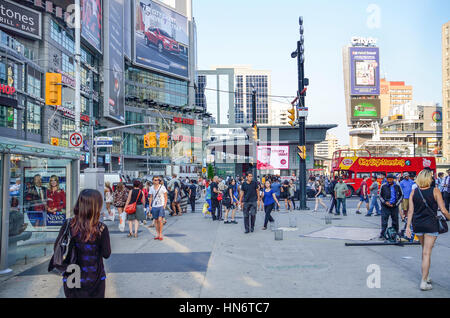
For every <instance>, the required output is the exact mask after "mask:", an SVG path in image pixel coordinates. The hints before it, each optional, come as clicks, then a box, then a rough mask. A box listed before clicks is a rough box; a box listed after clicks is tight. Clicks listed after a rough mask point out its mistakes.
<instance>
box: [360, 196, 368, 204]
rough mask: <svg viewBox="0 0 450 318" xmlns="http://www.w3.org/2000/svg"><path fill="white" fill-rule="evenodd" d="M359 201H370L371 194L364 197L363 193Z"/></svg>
mask: <svg viewBox="0 0 450 318" xmlns="http://www.w3.org/2000/svg"><path fill="white" fill-rule="evenodd" d="M359 201H360V202H366V203H369V196H366V197H365V198H364V196H363V195H360V196H359Z"/></svg>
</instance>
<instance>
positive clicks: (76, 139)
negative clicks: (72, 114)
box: [69, 132, 83, 148]
mask: <svg viewBox="0 0 450 318" xmlns="http://www.w3.org/2000/svg"><path fill="white" fill-rule="evenodd" d="M82 145H83V136H82V135H81V134H80V133H78V132H75V133H73V134H71V135H70V137H69V146H70V147H72V148H80V147H81V146H82Z"/></svg>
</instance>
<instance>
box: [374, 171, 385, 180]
mask: <svg viewBox="0 0 450 318" xmlns="http://www.w3.org/2000/svg"><path fill="white" fill-rule="evenodd" d="M372 173H373V176H376V177H377V179H383V180H384V179H385V178H386V172H372Z"/></svg>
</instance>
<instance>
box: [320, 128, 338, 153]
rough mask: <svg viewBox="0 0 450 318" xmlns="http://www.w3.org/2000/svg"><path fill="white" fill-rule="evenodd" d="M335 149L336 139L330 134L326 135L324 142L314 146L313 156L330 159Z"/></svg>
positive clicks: (336, 146)
mask: <svg viewBox="0 0 450 318" xmlns="http://www.w3.org/2000/svg"><path fill="white" fill-rule="evenodd" d="M337 148H338V139H337V137H336V136H335V135H333V134H331V133H327V137H326V139H325V140H324V141H322V142H320V143H318V144H315V145H314V156H315V157H321V158H326V159H331V158H332V157H333V153H334V152H335V151H336V150H337Z"/></svg>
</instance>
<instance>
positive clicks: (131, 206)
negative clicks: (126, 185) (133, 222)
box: [125, 190, 142, 214]
mask: <svg viewBox="0 0 450 318" xmlns="http://www.w3.org/2000/svg"><path fill="white" fill-rule="evenodd" d="M141 192H142V191H141V190H139V193H138V195H137V198H136V201H135V202H134V203H133V204H128V205H127V207H126V208H125V212H126V213H127V214H134V213H136V204H137V201H138V200H139V196H140V195H141Z"/></svg>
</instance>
